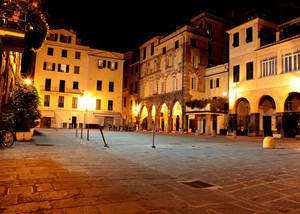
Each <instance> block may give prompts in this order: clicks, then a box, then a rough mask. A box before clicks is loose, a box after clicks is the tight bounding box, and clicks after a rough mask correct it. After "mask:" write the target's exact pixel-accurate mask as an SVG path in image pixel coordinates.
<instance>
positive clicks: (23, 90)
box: [7, 81, 41, 140]
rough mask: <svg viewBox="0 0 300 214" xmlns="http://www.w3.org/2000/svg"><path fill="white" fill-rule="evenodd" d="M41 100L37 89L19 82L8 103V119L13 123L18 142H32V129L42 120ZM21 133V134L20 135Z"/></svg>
mask: <svg viewBox="0 0 300 214" xmlns="http://www.w3.org/2000/svg"><path fill="white" fill-rule="evenodd" d="M39 106H40V98H39V95H38V91H37V89H36V88H35V87H34V86H32V85H29V84H25V83H23V81H17V83H16V85H15V87H14V89H13V92H12V93H11V96H10V97H9V98H8V102H7V119H8V120H9V121H12V124H13V130H14V132H16V138H17V140H30V139H31V133H30V129H31V128H34V127H35V126H37V124H38V123H37V122H36V121H37V120H38V119H41V111H40V110H39ZM19 132H21V133H19Z"/></svg>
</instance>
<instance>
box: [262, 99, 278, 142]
mask: <svg viewBox="0 0 300 214" xmlns="http://www.w3.org/2000/svg"><path fill="white" fill-rule="evenodd" d="M258 112H259V121H260V122H259V129H260V130H263V133H264V136H272V124H275V123H276V122H275V121H276V116H275V113H276V105H275V101H274V99H273V98H272V97H270V96H268V95H267V96H263V97H262V98H261V99H260V101H259V106H258Z"/></svg>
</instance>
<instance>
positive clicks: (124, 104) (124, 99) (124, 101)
mask: <svg viewBox="0 0 300 214" xmlns="http://www.w3.org/2000/svg"><path fill="white" fill-rule="evenodd" d="M123 107H124V108H125V107H126V97H124V98H123Z"/></svg>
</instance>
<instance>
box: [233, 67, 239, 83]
mask: <svg viewBox="0 0 300 214" xmlns="http://www.w3.org/2000/svg"><path fill="white" fill-rule="evenodd" d="M238 81H240V66H239V65H235V66H233V82H238Z"/></svg>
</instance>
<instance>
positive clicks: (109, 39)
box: [43, 0, 298, 53]
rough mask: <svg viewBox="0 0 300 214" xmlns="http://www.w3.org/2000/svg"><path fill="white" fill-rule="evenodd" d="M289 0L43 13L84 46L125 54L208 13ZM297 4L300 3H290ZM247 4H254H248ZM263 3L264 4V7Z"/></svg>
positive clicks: (60, 2) (113, 5) (59, 5)
mask: <svg viewBox="0 0 300 214" xmlns="http://www.w3.org/2000/svg"><path fill="white" fill-rule="evenodd" d="M280 1H286V0H272V1H269V0H267V1H266V0H261V1H258V0H254V1H240V2H238V3H237V2H236V1H201V0H200V1H190V0H185V1H179V2H178V1H174V0H173V1H163V0H161V1H128V0H127V1H112V0H106V1H102V0H101V1H88V0H87V1H81V2H82V3H81V4H78V2H76V1H74V0H72V1H71V0H49V1H48V3H47V4H44V6H43V10H44V11H48V12H51V13H52V14H53V15H54V16H55V17H57V18H62V19H64V20H65V26H63V27H64V28H66V29H68V28H70V27H72V28H75V29H76V30H77V36H78V37H79V38H81V39H82V44H83V45H88V46H91V47H94V48H99V49H104V50H110V51H117V52H123V53H124V52H126V51H129V50H135V49H137V48H138V46H140V45H142V44H143V43H144V42H146V41H147V40H149V39H150V38H152V37H154V36H156V35H159V34H165V33H167V32H169V31H171V30H172V29H174V28H176V27H177V26H179V25H182V24H184V23H186V22H187V21H188V20H189V19H190V18H192V17H194V16H196V15H198V14H200V13H201V12H203V11H207V12H210V13H213V14H216V15H219V14H223V13H224V12H226V11H230V10H231V9H237V10H244V11H245V10H248V9H250V8H257V7H258V8H261V9H263V8H268V7H271V5H274V4H275V2H280ZM291 1H295V2H297V1H298V0H291ZM248 2H251V4H250V3H248ZM262 2H263V4H262Z"/></svg>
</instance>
